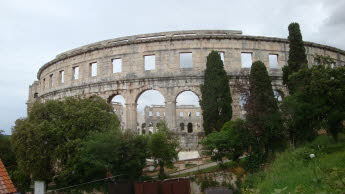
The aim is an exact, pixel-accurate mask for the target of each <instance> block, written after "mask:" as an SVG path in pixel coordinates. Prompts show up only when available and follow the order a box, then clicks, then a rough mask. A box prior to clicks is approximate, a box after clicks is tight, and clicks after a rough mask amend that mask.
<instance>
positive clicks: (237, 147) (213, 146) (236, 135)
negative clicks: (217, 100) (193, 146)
mask: <svg viewBox="0 0 345 194" xmlns="http://www.w3.org/2000/svg"><path fill="white" fill-rule="evenodd" d="M253 141H254V140H253V136H251V133H250V131H249V130H248V128H247V126H246V125H245V121H243V120H240V119H238V120H235V121H228V122H226V123H225V124H224V126H223V128H222V129H221V130H220V131H219V132H214V133H211V134H209V135H208V136H207V137H206V138H205V139H204V140H203V141H202V145H203V152H204V154H206V155H209V156H211V159H212V160H214V161H217V162H218V163H221V164H222V163H223V160H224V158H226V159H229V160H234V161H236V160H238V158H239V157H240V156H241V155H242V154H243V153H244V152H246V151H248V150H249V147H250V146H251V145H252V144H253Z"/></svg>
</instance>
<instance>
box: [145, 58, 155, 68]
mask: <svg viewBox="0 0 345 194" xmlns="http://www.w3.org/2000/svg"><path fill="white" fill-rule="evenodd" d="M144 63H145V71H147V70H154V69H155V68H156V67H155V66H156V56H155V55H146V56H144Z"/></svg>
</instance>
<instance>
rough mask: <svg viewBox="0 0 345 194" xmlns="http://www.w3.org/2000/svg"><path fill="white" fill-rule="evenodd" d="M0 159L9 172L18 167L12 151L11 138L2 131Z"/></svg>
mask: <svg viewBox="0 0 345 194" xmlns="http://www.w3.org/2000/svg"><path fill="white" fill-rule="evenodd" d="M0 159H1V161H2V162H3V163H4V165H5V166H6V168H7V170H9V169H11V168H13V167H14V166H15V165H16V158H15V155H14V153H13V151H12V145H11V136H9V135H4V134H3V131H2V130H1V129H0Z"/></svg>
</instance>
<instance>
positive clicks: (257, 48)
mask: <svg viewBox="0 0 345 194" xmlns="http://www.w3.org/2000/svg"><path fill="white" fill-rule="evenodd" d="M304 45H305V47H306V52H307V53H306V54H307V57H308V61H309V62H310V64H311V65H312V63H313V57H312V56H313V55H314V54H320V55H328V56H330V57H331V58H333V59H335V61H336V65H344V64H345V51H343V50H340V49H337V48H333V47H329V46H325V45H320V44H315V43H311V42H305V44H304ZM288 48H289V42H288V40H287V39H282V38H272V37H257V36H246V35H242V32H241V31H231V30H194V31H174V32H162V33H153V34H144V35H136V36H129V37H122V38H116V39H111V40H105V41H100V42H97V43H93V44H90V45H85V46H82V47H80V48H76V49H73V50H70V51H67V52H64V53H62V54H60V55H58V56H57V57H56V58H55V59H53V60H52V61H50V62H48V63H46V64H44V65H43V66H42V67H41V68H40V69H39V71H38V73H37V79H38V80H37V81H35V82H34V83H33V84H32V85H31V86H30V88H29V99H28V102H27V104H28V107H29V106H30V104H32V103H33V102H35V101H36V100H42V101H45V100H49V99H62V98H64V97H67V96H81V97H90V96H92V95H98V96H101V97H102V98H103V99H105V100H107V102H110V101H111V99H112V97H114V96H115V95H121V96H123V97H124V99H125V101H126V107H125V109H126V110H125V111H126V113H125V120H126V127H125V128H128V129H132V130H136V129H137V115H136V112H137V110H136V109H137V99H138V97H139V96H140V94H142V93H143V92H145V91H147V90H157V91H159V92H160V93H161V94H162V95H163V96H164V99H165V113H166V115H165V120H166V122H167V124H168V126H169V127H170V128H172V129H177V128H180V126H179V124H180V123H177V122H176V97H177V96H178V95H179V94H180V93H182V92H184V91H192V92H194V93H195V94H196V95H197V96H198V97H199V99H202V96H201V91H200V85H202V84H203V82H204V77H203V76H204V70H205V68H206V57H207V55H208V53H210V52H211V51H212V50H215V51H219V52H222V53H223V56H224V58H223V62H224V68H225V70H226V72H227V74H228V76H229V78H230V81H229V85H230V88H231V94H232V99H233V104H232V106H233V118H239V117H240V115H241V109H240V106H239V96H240V93H239V92H238V91H237V90H236V89H235V86H236V82H237V81H239V80H240V81H241V80H242V81H243V82H246V81H247V80H248V79H247V78H248V72H249V68H248V67H246V66H244V65H243V64H242V61H241V55H242V54H248V53H249V54H250V55H251V57H252V61H256V60H261V61H263V62H264V63H265V64H266V66H267V70H268V73H269V75H270V77H271V79H272V87H273V89H274V90H276V91H277V92H278V93H279V94H280V95H281V96H282V98H283V97H284V96H287V95H288V92H287V89H286V88H285V87H284V86H283V84H282V71H281V68H282V67H283V66H284V65H287V59H288V52H289V51H288ZM185 53H189V55H190V56H192V59H191V60H189V61H190V62H189V63H190V64H188V66H184V65H185V64H182V62H181V56H182V54H185ZM272 54H273V55H276V56H277V57H276V59H277V66H276V67H269V65H268V64H269V55H272ZM146 55H152V56H154V62H155V68H154V69H150V70H146V69H145V56H146ZM114 59H116V60H117V65H119V64H120V65H121V71H120V72H116V71H114V64H113V61H114ZM94 63H97V73H96V74H92V68H91V67H92V66H91V65H92V64H94ZM76 73H78V76H76ZM92 75H94V76H92ZM62 76H64V77H62ZM184 125H185V126H184V128H185V129H186V130H187V125H188V123H185V124H184ZM195 129H196V127H195V125H193V132H194V131H195ZM186 130H185V131H186Z"/></svg>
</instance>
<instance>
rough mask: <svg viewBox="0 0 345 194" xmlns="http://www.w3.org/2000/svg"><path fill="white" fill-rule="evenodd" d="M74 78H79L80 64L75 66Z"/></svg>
mask: <svg viewBox="0 0 345 194" xmlns="http://www.w3.org/2000/svg"><path fill="white" fill-rule="evenodd" d="M73 79H74V80H77V79H79V67H78V66H76V67H73Z"/></svg>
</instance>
